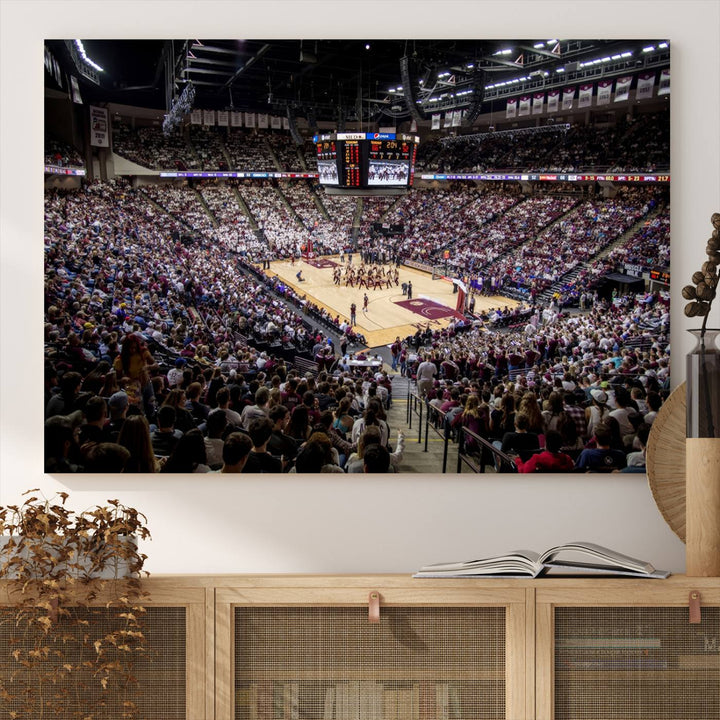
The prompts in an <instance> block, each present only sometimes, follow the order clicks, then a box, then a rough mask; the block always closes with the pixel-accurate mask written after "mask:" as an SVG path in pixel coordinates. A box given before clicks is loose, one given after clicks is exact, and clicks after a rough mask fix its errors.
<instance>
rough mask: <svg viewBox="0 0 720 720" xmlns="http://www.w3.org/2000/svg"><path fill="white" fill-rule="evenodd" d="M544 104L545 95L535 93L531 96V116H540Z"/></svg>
mask: <svg viewBox="0 0 720 720" xmlns="http://www.w3.org/2000/svg"><path fill="white" fill-rule="evenodd" d="M544 104H545V93H535V94H534V95H533V102H532V114H533V115H540V114H542V111H543V105H544Z"/></svg>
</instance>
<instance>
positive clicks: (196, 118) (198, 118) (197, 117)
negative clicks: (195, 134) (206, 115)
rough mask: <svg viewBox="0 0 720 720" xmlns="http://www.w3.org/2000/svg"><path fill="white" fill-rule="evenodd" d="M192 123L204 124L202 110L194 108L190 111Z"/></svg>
mask: <svg viewBox="0 0 720 720" xmlns="http://www.w3.org/2000/svg"><path fill="white" fill-rule="evenodd" d="M190 124H191V125H202V110H193V111H192V112H191V113H190Z"/></svg>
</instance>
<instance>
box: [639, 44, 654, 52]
mask: <svg viewBox="0 0 720 720" xmlns="http://www.w3.org/2000/svg"><path fill="white" fill-rule="evenodd" d="M642 51H643V52H644V53H649V52H654V51H655V46H654V45H648V46H647V47H644V48H643V49H642Z"/></svg>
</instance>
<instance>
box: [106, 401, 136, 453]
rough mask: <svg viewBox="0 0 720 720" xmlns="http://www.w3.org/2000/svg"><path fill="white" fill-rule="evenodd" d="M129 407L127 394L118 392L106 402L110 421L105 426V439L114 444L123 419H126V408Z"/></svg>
mask: <svg viewBox="0 0 720 720" xmlns="http://www.w3.org/2000/svg"><path fill="white" fill-rule="evenodd" d="M129 407H130V404H129V401H128V396H127V393H125V392H123V391H122V390H119V391H118V392H116V393H114V394H113V395H111V396H110V399H109V400H108V409H109V410H110V421H109V422H108V424H107V426H106V431H107V439H108V440H109V441H110V442H116V441H117V438H118V435H119V434H120V430H121V429H122V426H123V423H124V422H125V418H126V417H127V413H128V408H129Z"/></svg>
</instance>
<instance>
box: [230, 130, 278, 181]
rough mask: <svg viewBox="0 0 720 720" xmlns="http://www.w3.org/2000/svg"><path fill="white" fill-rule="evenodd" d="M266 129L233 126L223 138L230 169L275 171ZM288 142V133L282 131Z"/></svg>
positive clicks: (275, 167)
mask: <svg viewBox="0 0 720 720" xmlns="http://www.w3.org/2000/svg"><path fill="white" fill-rule="evenodd" d="M269 137H270V134H269V132H267V131H262V130H260V131H255V130H250V129H242V130H241V129H237V128H233V129H232V130H231V131H230V132H229V133H228V135H227V137H226V138H224V144H225V150H226V152H227V154H228V157H229V158H230V169H231V170H240V171H245V172H276V171H277V169H278V168H277V166H276V165H275V160H274V158H273V153H272V151H271V150H270V145H269V144H268V142H269V140H268V139H269ZM283 137H284V138H285V141H286V142H288V143H290V142H291V139H290V135H289V133H283Z"/></svg>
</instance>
